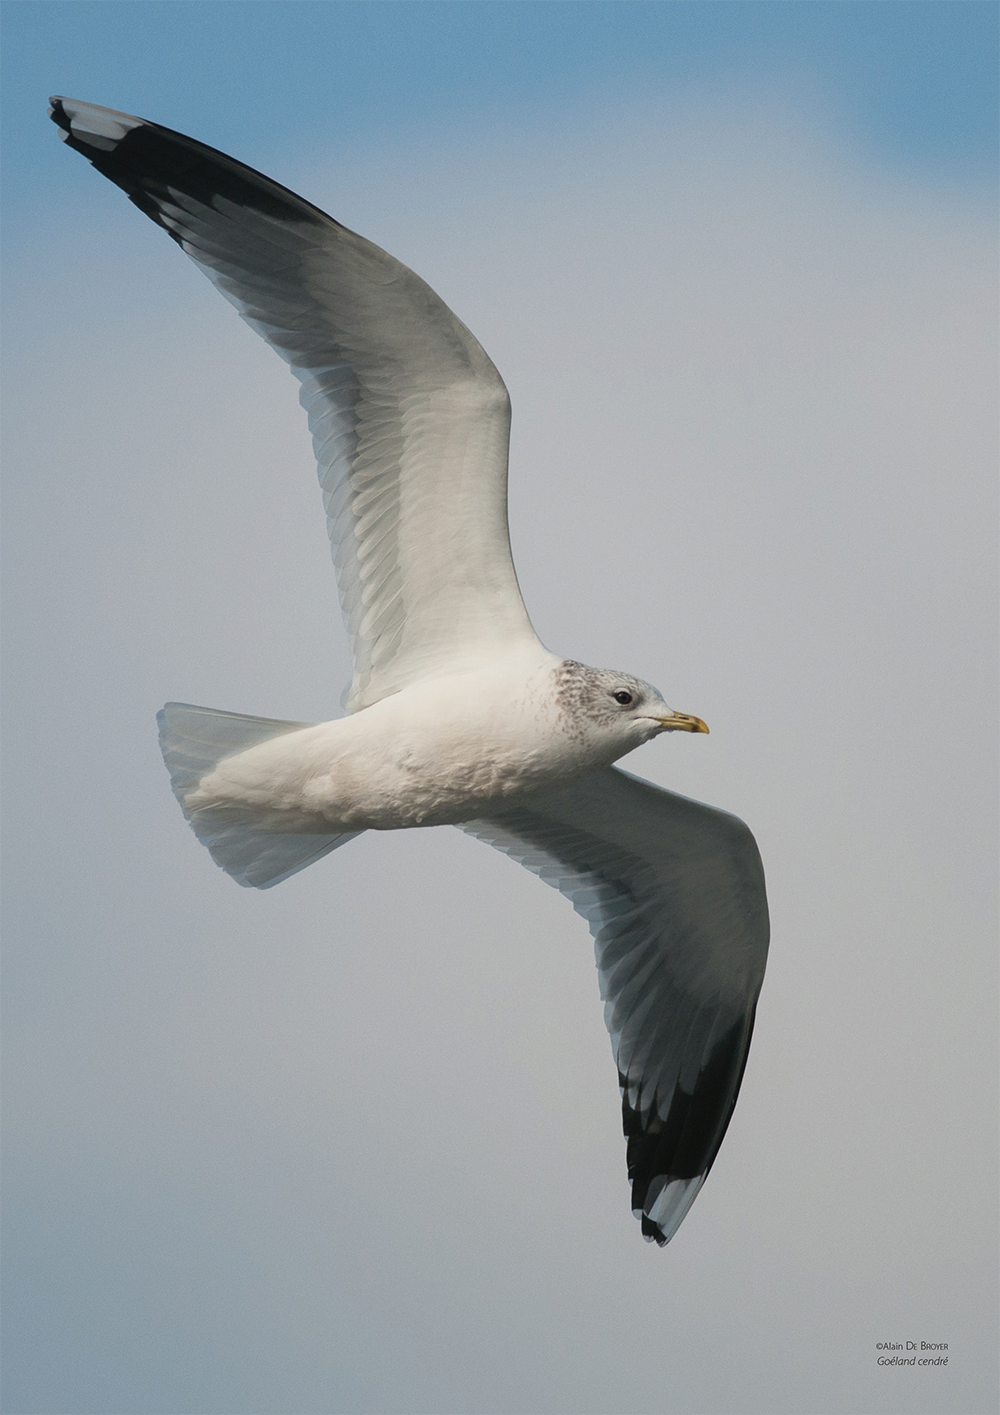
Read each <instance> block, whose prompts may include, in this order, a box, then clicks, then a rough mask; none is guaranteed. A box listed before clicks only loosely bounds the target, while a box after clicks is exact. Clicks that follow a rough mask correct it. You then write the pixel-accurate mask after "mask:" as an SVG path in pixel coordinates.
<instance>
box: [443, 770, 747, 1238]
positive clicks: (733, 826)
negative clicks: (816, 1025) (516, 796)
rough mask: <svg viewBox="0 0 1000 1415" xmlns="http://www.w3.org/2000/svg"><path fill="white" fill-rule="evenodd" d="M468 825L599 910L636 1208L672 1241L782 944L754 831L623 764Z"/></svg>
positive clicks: (603, 982) (715, 1142) (593, 921)
mask: <svg viewBox="0 0 1000 1415" xmlns="http://www.w3.org/2000/svg"><path fill="white" fill-rule="evenodd" d="M462 829H463V830H466V831H468V832H469V833H470V834H471V835H475V836H477V837H478V838H479V839H481V840H486V841H488V842H489V843H490V844H491V845H494V846H496V847H497V849H499V850H503V851H504V852H505V853H506V854H508V855H511V856H512V857H513V858H514V859H516V860H519V861H520V863H521V864H523V865H525V866H526V867H527V868H528V869H529V870H532V871H533V872H534V873H535V874H537V875H539V876H540V877H541V878H542V879H543V880H545V882H546V883H547V884H551V885H553V886H554V887H555V888H556V889H559V890H560V891H561V892H562V893H563V894H565V895H566V897H567V898H568V899H569V900H570V901H571V902H572V904H573V907H574V908H575V909H576V911H577V912H578V913H579V914H582V915H583V917H584V918H585V919H587V921H588V922H589V924H590V929H591V933H592V934H593V935H594V940H595V948H596V953H597V967H598V974H599V979H600V986H601V996H602V997H603V998H604V1002H605V1008H604V1015H605V1020H606V1021H607V1025H608V1030H609V1032H610V1033H611V1045H612V1049H613V1051H614V1056H615V1061H616V1062H617V1065H618V1073H619V1081H620V1085H621V1092H622V1113H623V1119H624V1128H625V1134H626V1136H627V1137H628V1170H629V1178H630V1179H631V1181H632V1208H633V1212H635V1214H636V1215H637V1217H639V1218H640V1219H641V1221H642V1231H643V1234H644V1235H645V1236H646V1237H647V1238H648V1239H651V1240H653V1239H655V1241H656V1242H657V1243H660V1244H664V1243H666V1242H668V1241H669V1239H670V1238H671V1237H672V1236H673V1235H674V1233H675V1232H676V1231H677V1228H678V1226H679V1224H680V1222H681V1220H682V1219H683V1217H684V1215H685V1214H686V1213H687V1210H688V1209H689V1208H690V1206H691V1204H692V1203H693V1202H694V1198H695V1196H696V1194H697V1192H698V1190H699V1189H700V1187H701V1185H702V1184H703V1183H704V1180H705V1177H706V1176H707V1174H708V1171H709V1169H710V1168H711V1166H712V1162H713V1160H714V1159H715V1156H716V1154H717V1152H718V1149H719V1146H720V1145H721V1143H722V1137H723V1135H724V1134H725V1132H726V1127H727V1125H728V1124H729V1120H730V1117H731V1115H732V1113H733V1108H734V1106H735V1105H736V1097H737V1094H738V1092H739V1088H740V1082H741V1080H742V1077H743V1068H744V1066H745V1064H746V1058H747V1052H748V1050H749V1047H750V1034H751V1031H752V1029H753V1018H754V1009H755V1007H756V1003H757V995H758V993H759V992H760V987H761V983H762V981H763V977H764V964H765V961H766V958H767V945H768V916H767V900H766V896H765V892H764V874H763V869H762V867H761V863H760V855H759V854H758V851H757V846H756V844H755V842H754V839H753V836H752V835H751V834H750V831H749V830H748V829H747V827H746V826H745V825H744V824H743V822H742V821H739V820H737V819H736V817H735V816H730V815H726V814H725V813H724V812H722V811H717V810H714V809H712V808H711V807H709V806H703V805H700V804H699V803H698V802H696V801H689V800H687V799H685V798H684V797H683V796H676V795H674V794H673V793H672V792H669V791H663V790H661V789H660V788H659V787H656V786H653V785H651V784H650V783H649V782H646V781H641V780H640V779H639V778H638V777H634V776H630V775H629V774H628V773H627V772H623V771H619V770H618V769H617V768H613V767H612V768H609V769H608V770H606V771H602V772H599V773H598V774H597V775H595V776H592V777H589V778H587V779H586V780H584V781H581V782H578V783H577V784H576V785H574V786H571V787H569V788H568V789H566V790H563V791H560V792H557V793H553V794H552V795H548V796H545V797H541V798H534V799H533V800H531V802H530V803H528V804H526V805H525V806H522V807H519V808H516V809H513V810H510V811H506V812H504V813H503V814H500V815H497V816H495V817H490V818H489V819H484V820H476V821H471V822H469V823H467V824H465V825H463V826H462Z"/></svg>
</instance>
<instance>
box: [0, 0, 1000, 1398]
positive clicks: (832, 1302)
mask: <svg viewBox="0 0 1000 1415" xmlns="http://www.w3.org/2000/svg"><path fill="white" fill-rule="evenodd" d="M3 19H4V25H5V31H6V32H5V65H6V79H5V88H4V122H5V133H6V154H5V167H6V173H5V176H6V195H7V202H6V372H5V386H6V456H5V467H6V517H5V533H6V558H5V564H6V577H7V580H6V584H7V589H6V606H7V608H6V616H7V623H6V645H7V648H6V653H7V672H6V681H7V706H6V718H5V723H6V753H5V762H6V768H5V777H6V893H5V898H6V921H5V923H6V928H5V937H6V972H5V978H6V985H5V1006H6V1026H5V1043H6V1120H5V1141H6V1172H5V1173H6V1181H5V1190H4V1193H5V1224H6V1233H5V1274H6V1277H5V1395H4V1400H5V1404H4V1409H5V1411H6V1412H7V1415H89V1413H90V1412H93V1413H94V1415H352V1413H353V1412H358V1413H359V1415H360V1412H365V1415H368V1413H369V1412H370V1415H390V1413H392V1415H418V1412H419V1413H421V1415H422V1413H423V1412H428V1415H430V1412H437V1415H557V1412H558V1413H560V1415H561V1412H566V1415H660V1412H662V1413H663V1415H702V1413H704V1415H743V1412H746V1415H751V1412H754V1413H755V1415H756V1413H758V1412H759V1415H876V1413H880V1412H896V1413H897V1415H923V1412H949V1413H951V1412H954V1413H955V1415H981V1412H985V1411H990V1410H993V1409H994V1408H995V1402H996V1336H995V1330H996V1320H995V1319H996V1290H995V1251H996V1201H995V1193H996V1145H995V1135H996V1125H995V1101H996V1079H995V1078H996V1074H997V1066H996V1060H997V1058H996V1045H995V1043H996V1025H995V1003H994V999H995V980H996V967H995V956H996V942H995V939H996V934H995V900H994V891H993V887H992V886H993V880H994V870H995V866H994V861H995V849H996V829H995V826H996V821H995V809H994V800H995V790H994V786H995V767H996V761H995V740H996V738H995V700H994V684H995V680H996V659H995V653H994V647H993V645H994V634H993V611H994V555H993V539H994V526H995V502H994V492H993V482H994V471H995V461H996V428H995V420H994V412H993V406H994V401H995V379H996V356H995V329H996V314H997V300H996V277H995V255H996V239H995V206H996V202H995V195H994V192H995V173H996V105H997V100H996V78H995V75H996V72H997V62H996V61H997V12H996V9H995V7H994V6H993V5H992V4H979V3H959V4H951V3H941V4H938V3H914V4H895V3H891V0H885V2H884V3H877V4H867V3H838V4H825V3H816V4H806V3H789V4H756V3H745V4H736V5H731V4H728V3H714V4H708V3H705V4H693V5H689V4H684V3H679V4H658V3H650V4H638V5H633V4H631V3H621V4H611V5H606V4H601V3H595V4H584V5H581V4H576V3H564V4H554V5H553V4H548V3H544V0H542V3H533V4H518V3H505V4H492V3H482V4H473V3H467V4H436V3H414V4H403V5H396V4H391V3H390V4H381V3H369V4H360V5H354V4H343V5H342V4H334V3H323V4H312V3H283V4H271V3H229V4H216V3H210V2H208V0H203V3H191V4H187V3H182V4H177V3H158V0H149V2H147V3H143V4H117V3H103V4H91V3H73V4H62V3H52V4H46V3H26V0H14V2H13V3H7V4H6V5H5V6H4V8H3ZM49 93H64V94H68V95H70V96H72V97H76V98H82V99H85V100H89V101H92V102H97V103H103V104H107V105H110V106H113V107H118V108H124V109H126V110H128V111H132V112H136V113H139V114H141V115H143V116H145V117H148V118H151V119H154V120H156V121H158V122H162V123H164V124H166V125H167V126H170V127H173V128H177V129H179V130H181V131H185V132H190V133H192V134H193V135H194V136H196V137H199V138H201V139H203V140H204V141H207V142H209V143H211V144H213V145H214V146H217V147H220V148H222V149H224V150H226V151H230V152H232V153H233V154H234V155H235V156H237V157H240V158H242V159H243V160H245V161H248V162H250V163H251V164H252V165H254V166H256V167H259V168H262V169H263V170H264V171H266V172H268V173H269V174H271V175H273V176H274V177H275V178H276V179H277V180H279V181H281V182H283V183H284V184H286V185H288V186H290V187H292V188H294V189H295V190H298V191H300V192H302V194H303V195H304V196H306V197H308V198H309V199H310V200H312V201H314V202H315V203H317V204H318V205H320V206H322V207H324V208H325V209H326V210H328V211H330V212H331V213H332V214H333V215H335V216H337V217H338V218H339V219H340V220H342V221H344V222H345V223H347V224H348V225H350V226H352V227H354V228H355V229H357V230H359V231H361V232H362V233H363V234H365V235H367V236H369V237H371V238H373V239H375V240H377V241H378V242H379V243H380V244H383V245H384V246H386V247H387V248H388V249H389V250H391V251H392V252H393V254H395V255H397V256H399V257H400V258H401V259H403V260H405V261H406V262H407V263H408V264H410V265H412V266H413V267H414V268H415V269H416V270H417V271H418V272H419V273H420V274H421V275H422V276H424V278H425V279H427V280H428V281H429V282H430V283H431V284H432V285H433V286H434V287H435V289H437V290H438V292H439V293H440V294H441V295H442V297H443V298H444V299H445V300H446V301H447V302H448V303H449V304H450V305H451V306H452V308H453V309H454V310H455V311H456V313H458V315H459V316H460V317H461V318H462V319H463V320H465V321H466V323H468V324H469V326H470V327H471V328H472V329H473V330H474V332H475V333H476V334H477V335H478V336H479V337H480V339H481V340H482V342H483V344H484V345H485V347H486V349H487V350H488V352H489V353H490V354H491V356H492V357H493V359H494V360H495V362H496V363H497V365H498V367H499V368H500V371H501V373H502V374H503V376H504V378H505V380H506V381H507V384H508V386H509V388H510V391H511V396H512V399H513V404H514V426H513V445H512V455H511V469H512V470H511V532H512V538H513V544H514V554H515V559H516V562H517V566H518V571H519V575H520V579H521V583H522V587H523V590H524V594H525V599H526V602H527V605H528V609H529V612H530V613H531V615H532V618H533V621H534V623H535V626H536V628H537V629H538V631H539V634H540V635H541V637H542V639H543V640H544V641H545V642H546V643H547V644H548V645H549V646H550V647H551V648H553V649H554V650H556V651H558V652H562V653H565V654H567V655H568V656H572V657H576V658H579V659H582V660H584V661H586V662H590V663H595V664H600V665H608V666H616V667H621V668H624V669H627V670H630V671H633V672H636V673H638V674H639V675H641V676H642V677H644V678H648V679H650V680H651V681H652V682H654V683H656V684H657V686H659V687H660V688H661V689H662V690H663V692H664V693H665V695H666V696H667V699H668V701H670V702H672V703H674V704H675V705H677V706H679V707H680V708H682V709H683V710H685V711H689V712H694V713H697V714H698V715H699V716H701V717H704V718H705V719H706V720H707V721H708V722H709V724H710V726H711V728H712V735H711V736H710V737H707V738H704V737H687V736H685V737H684V738H683V739H682V740H677V739H676V738H669V739H667V740H662V739H661V740H660V741H658V742H656V743H652V744H650V745H649V746H647V747H645V748H644V749H642V750H641V751H640V752H638V753H636V754H634V755H633V756H632V757H630V758H629V759H628V760H627V761H626V762H625V765H626V766H627V767H628V768H629V769H630V770H633V771H636V772H638V773H639V774H642V775H645V776H647V777H649V778H650V779H653V780H655V781H657V782H659V783H661V784H663V785H665V786H670V787H673V788H675V789H677V790H680V791H682V792H684V793H685V794H688V795H691V796H694V797H697V798H699V799H702V800H706V801H709V802H711V803H712V804H715V805H718V806H721V807H724V808H725V809H728V810H731V811H734V812H736V813H737V814H739V815H741V816H742V817H743V818H744V819H746V820H747V821H748V822H749V823H750V825H751V826H752V828H753V829H754V831H755V833H756V835H757V838H758V841H759V843H760V847H761V852H762V855H763V858H764V864H765V869H766V871H767V875H768V883H769V893H770V899H771V908H772V921H773V943H772V952H771V961H770V964H769V971H768V976H767V979H766V981H765V985H764V991H763V994H762V998H761V1004H760V1007H759V1010H758V1020H757V1030H756V1036H755V1040H754V1046H753V1049H752V1051H751V1055H750V1062H749V1066H748V1068H747V1072H746V1078H745V1081H744V1087H743V1093H742V1096H741V1099H740V1103H739V1105H738V1107H737V1110H736V1115H735V1118H734V1120H733V1123H732V1125H731V1127H730V1131H729V1135H728V1137H727V1139H726V1141H725V1144H724V1146H723V1148H722V1150H721V1152H720V1155H719V1159H718V1161H717V1163H716V1166H715V1169H714V1170H713V1173H712V1176H711V1178H710V1180H709V1182H708V1184H707V1185H706V1187H705V1189H704V1191H703V1193H702V1194H701V1196H700V1197H699V1199H698V1201H697V1203H696V1204H695V1206H694V1208H693V1209H692V1211H691V1214H690V1215H689V1217H688V1218H687V1220H686V1221H685V1223H684V1225H683V1227H682V1229H681V1230H680V1233H679V1235H678V1236H677V1238H676V1239H675V1240H674V1242H673V1243H672V1244H671V1245H670V1246H669V1247H668V1248H667V1249H665V1250H663V1251H660V1250H658V1249H656V1248H655V1247H651V1246H648V1245H646V1244H644V1243H643V1242H642V1240H641V1237H640V1234H639V1228H638V1225H637V1224H636V1222H635V1221H634V1219H633V1218H632V1217H631V1215H630V1213H629V1203H628V1198H629V1191H628V1184H627V1181H626V1174H625V1146H624V1141H623V1139H622V1136H621V1128H620V1108H619V1098H618V1089H617V1085H616V1078H615V1073H614V1067H613V1065H612V1063H611V1057H610V1048H609V1043H608V1039H607V1035H606V1033H605V1030H604V1026H603V1022H602V1016H601V1005H600V1002H599V998H598V991H597V981H596V977H595V975H594V967H593V947H592V943H591V941H590V939H589V937H588V934H587V929H586V926H585V925H584V923H583V921H582V920H580V919H579V918H577V917H576V915H574V913H573V912H572V910H571V909H570V907H569V906H568V904H567V903H566V902H565V901H564V900H562V899H561V898H560V897H559V896H558V895H557V894H556V893H555V892H554V891H552V890H548V889H546V888H545V887H544V886H543V885H542V884H541V883H539V881H538V880H536V879H534V878H533V877H532V876H530V875H529V874H528V873H527V872H526V871H523V870H521V869H519V868H518V867H517V866H515V865H513V864H512V863H511V862H510V861H508V860H506V859H505V858H503V857H502V856H500V855H498V854H495V853H494V852H492V851H490V850H488V849H487V848H485V847H484V846H482V845H480V844H479V843H478V842H475V841H472V840H469V839H467V838H465V837H463V836H461V835H460V834H459V832H457V831H454V830H451V829H447V828H446V829H439V830H429V831H425V832H405V833H399V834H382V835H377V834H368V835H366V836H363V837H362V838H360V839H359V840H356V841H354V842H352V843H351V844H350V845H349V846H348V847H346V848H345V849H344V850H342V851H339V852H337V853H336V854H335V855H333V856H332V857H330V858H329V859H327V860H324V861H322V862H320V863H319V864H318V865H316V866H315V867H313V868H311V869H309V870H307V871H306V872H304V873H303V874H301V875H299V876H296V877H295V878H294V879H292V880H290V881H288V882H286V883H285V884H283V885H281V886H279V887H278V888H276V889H274V890H272V891H269V892H267V893H263V894H259V893H257V892H254V891H247V890H241V889H239V888H238V887H237V886H236V885H235V884H234V883H233V882H232V881H231V880H229V879H228V878H227V877H226V876H225V875H224V874H222V872H221V871H219V870H218V869H216V867H215V866H214V865H213V864H212V861H211V859H210V857H209V856H208V854H207V852H206V851H204V850H203V849H202V848H200V847H199V846H198V844H197V843H196V841H195V839H194V837H193V836H192V835H191V833H190V832H189V831H188V830H187V828H186V827H185V825H184V823H183V820H182V817H181V815H180V812H179V811H178V809H177V806H176V804H175V802H174V800H173V798H172V796H171V794H170V790H169V785H168V779H167V775H166V772H165V771H164V768H163V765H162V762H161V760H160V756H159V752H158V749H157V744H156V731H155V722H154V714H155V712H156V710H157V709H158V708H159V707H160V705H161V704H162V703H163V702H164V701H165V700H168V699H179V700H186V701H191V702H199V703H205V704H207V705H210V706H213V707H220V708H229V709H233V710H236V711H243V712H250V713H259V714H262V715H270V716H275V717H290V718H297V719H303V720H309V719H322V718H325V717H329V716H332V715H335V714H336V713H337V712H338V711H339V709H338V708H337V704H338V702H339V697H340V692H341V689H342V687H343V685H344V682H345V681H346V678H347V676H348V671H349V669H348V659H347V649H346V640H345V636H344V632H343V629H342V627H341V624H340V619H339V613H338V611H337V607H336V593H335V588H334V580H333V573H332V569H331V567H330V563H329V551H328V548H327V544H326V537H325V527H324V518H323V515H322V508H321V503H320V497H319V493H318V489H317V487H316V480H315V470H314V467H313V464H312V459H311V449H310V444H309V438H308V435H307V431H306V428H305V420H304V417H303V415H302V414H301V412H300V410H299V408H298V404H297V388H296V385H295V384H294V382H293V380H292V379H291V378H290V377H289V376H288V373H287V371H286V370H285V369H284V368H283V366H282V365H281V363H280V362H279V360H278V359H277V358H276V357H275V356H274V354H273V353H272V352H271V351H270V350H268V349H267V348H266V346H265V345H264V344H263V343H262V342H261V341H260V340H259V339H257V338H256V336H254V335H253V334H251V332H250V331H249V330H248V329H247V328H246V327H245V326H244V325H242V324H241V322H240V321H239V320H238V319H237V318H236V316H235V314H234V312H233V310H232V309H231V308H229V307H228V306H227V305H226V303H225V302H224V301H223V300H221V299H220V298H219V297H218V295H217V294H216V293H215V292H214V291H213V290H212V289H211V287H210V285H209V284H208V282H207V281H205V280H204V279H203V278H202V277H201V276H200V275H199V274H198V273H197V271H196V269H195V267H194V266H193V265H192V264H191V263H190V262H187V261H185V260H184V259H183V257H182V256H181V254H180V253H179V252H178V250H177V249H176V247H174V246H173V245H172V243H171V242H170V241H169V240H167V239H166V237H165V236H164V234H163V232H162V231H158V230H157V229H156V228H155V227H154V226H153V225H152V223H150V222H148V221H147V220H146V219H145V218H144V217H142V216H141V215H140V214H139V213H138V212H136V211H135V209H134V208H132V207H131V206H130V205H129V203H128V202H127V201H126V199H125V198H124V196H123V194H122V193H120V192H119V191H117V190H116V189H115V188H114V187H112V186H111V185H110V184H109V183H107V182H106V181H105V180H104V179H103V178H101V177H99V176H98V175H97V174H96V173H95V172H94V171H93V170H92V169H91V168H90V167H89V166H88V164H87V163H86V162H85V161H83V159H81V158H80V157H79V156H78V155H77V154H75V153H72V152H70V151H68V150H67V149H66V148H65V147H63V145H62V144H61V143H60V142H59V141H58V139H57V135H56V131H55V129H54V128H53V127H52V125H51V124H50V123H49V122H48V120H47V119H46V117H45V99H46V96H47V95H48V94H49ZM907 1340H909V1341H914V1342H916V1343H918V1344H919V1342H920V1341H927V1342H948V1343H949V1364H948V1366H947V1367H946V1368H927V1369H913V1370H899V1369H891V1368H890V1369H884V1368H879V1367H877V1365H876V1358H877V1355H878V1352H877V1350H876V1343H877V1342H881V1341H894V1342H895V1341H898V1342H905V1341H907Z"/></svg>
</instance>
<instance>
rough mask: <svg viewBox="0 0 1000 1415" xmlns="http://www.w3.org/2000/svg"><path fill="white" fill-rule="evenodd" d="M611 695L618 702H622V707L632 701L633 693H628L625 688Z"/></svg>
mask: <svg viewBox="0 0 1000 1415" xmlns="http://www.w3.org/2000/svg"><path fill="white" fill-rule="evenodd" d="M611 696H612V697H613V698H614V700H615V702H616V703H621V705H622V707H628V705H629V703H630V702H631V701H632V694H631V693H626V691H625V689H624V688H622V689H621V690H620V691H619V692H617V693H612V694H611Z"/></svg>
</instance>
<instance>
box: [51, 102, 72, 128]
mask: <svg viewBox="0 0 1000 1415" xmlns="http://www.w3.org/2000/svg"><path fill="white" fill-rule="evenodd" d="M49 117H50V118H51V119H52V121H53V123H55V124H56V125H57V126H58V127H60V128H61V129H62V130H63V132H64V133H68V132H69V131H70V121H69V118H68V116H67V114H66V109H65V108H64V107H63V99H61V98H59V97H56V96H53V97H52V98H50V99H49Z"/></svg>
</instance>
